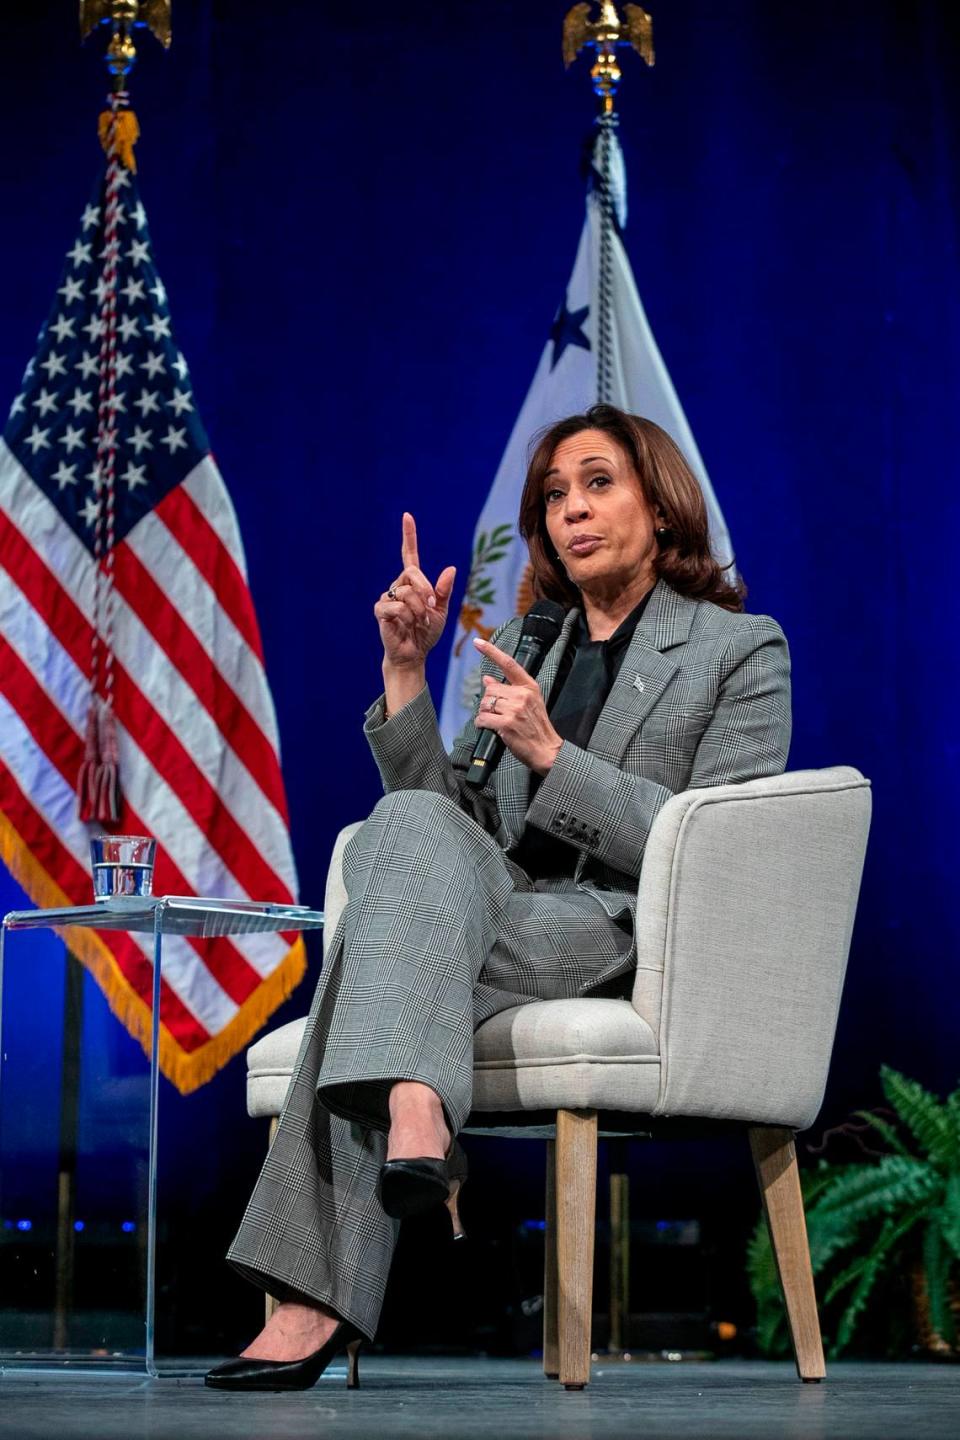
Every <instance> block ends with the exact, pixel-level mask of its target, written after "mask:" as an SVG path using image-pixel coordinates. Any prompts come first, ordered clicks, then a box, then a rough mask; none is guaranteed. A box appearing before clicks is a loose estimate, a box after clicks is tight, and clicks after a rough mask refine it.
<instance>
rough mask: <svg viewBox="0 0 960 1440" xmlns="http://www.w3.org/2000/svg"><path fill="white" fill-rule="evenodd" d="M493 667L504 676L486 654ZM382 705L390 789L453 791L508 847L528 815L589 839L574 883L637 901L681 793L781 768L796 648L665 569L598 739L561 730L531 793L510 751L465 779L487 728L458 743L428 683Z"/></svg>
mask: <svg viewBox="0 0 960 1440" xmlns="http://www.w3.org/2000/svg"><path fill="white" fill-rule="evenodd" d="M576 613H577V612H576V611H575V610H571V611H569V612H568V614H567V617H566V620H565V622H564V625H563V627H562V629H561V632H560V636H559V638H558V639H557V641H556V643H555V644H554V645H553V646H552V647H551V649H550V650H549V651H548V653H547V656H546V659H545V660H544V663H543V668H542V669H541V671H540V675H539V678H538V684H539V686H540V689H541V691H542V692H543V694H544V696H547V697H548V696H549V694H550V691H551V688H552V686H553V681H554V678H555V677H556V674H557V668H558V666H559V664H560V659H561V657H562V655H563V652H564V650H565V649H566V646H567V644H568V643H569V640H570V635H571V633H572V630H573V625H574V621H575V619H576ZM520 626H521V621H520V619H519V618H518V619H514V620H510V621H508V623H507V624H506V625H504V626H502V627H501V629H500V630H499V631H498V632H497V633H496V634H495V635H494V636H493V637H492V639H493V643H494V644H496V645H498V646H499V647H500V648H501V649H503V650H506V651H507V652H508V653H509V654H512V653H513V651H514V649H515V648H516V644H517V641H518V639H519V636H520ZM482 670H483V672H484V673H487V674H494V675H497V676H498V678H500V677H499V671H497V669H496V667H495V666H493V665H491V664H490V663H489V662H487V661H484V662H483V665H482ZM384 713H385V712H384V702H383V698H382V697H381V699H380V700H378V701H377V702H376V704H374V705H373V706H372V707H371V708H370V710H369V711H368V712H367V716H366V724H365V730H366V733H367V738H368V740H369V742H370V746H371V749H372V751H373V755H374V758H375V759H376V762H377V765H378V767H379V769H380V774H381V778H382V780H383V785H384V789H385V790H386V791H388V792H389V791H391V790H398V789H405V790H409V789H417V790H435V791H439V792H440V793H441V794H444V795H449V796H450V797H451V798H452V799H454V800H456V801H457V802H458V803H459V804H460V805H461V806H462V807H463V808H464V809H465V810H466V811H468V813H470V814H472V815H473V817H474V819H475V820H477V821H478V823H479V824H480V825H482V826H483V828H484V829H485V830H486V831H487V832H488V833H489V834H491V835H493V836H494V838H495V839H496V840H497V842H498V843H499V844H500V845H501V846H502V847H503V849H504V850H505V851H507V853H508V854H509V851H510V850H511V848H512V847H513V846H515V845H516V844H517V842H518V841H519V839H520V836H521V834H522V833H523V829H524V826H525V825H536V826H537V827H538V828H539V829H541V830H545V831H547V832H549V833H552V834H555V835H558V836H562V837H563V838H564V839H566V840H567V841H569V842H570V843H571V844H572V845H573V846H574V847H575V848H576V849H577V850H578V851H579V856H578V859H577V865H576V870H575V873H574V883H575V884H576V886H577V888H578V889H583V890H588V891H590V892H591V893H592V894H594V895H595V896H596V898H597V899H598V900H599V902H600V904H601V905H602V906H603V907H604V909H605V910H606V911H607V913H608V914H609V915H610V916H611V917H616V916H619V915H622V914H623V912H624V911H625V910H627V909H630V910H632V909H633V907H634V905H635V903H636V892H637V881H638V878H639V875H640V867H641V865H642V863H643V852H644V847H645V845H646V841H647V835H648V834H649V832H650V826H651V825H652V824H653V821H654V819H655V817H656V815H657V812H658V811H659V810H660V809H661V807H662V806H663V805H665V804H666V802H667V800H669V799H670V797H671V795H674V794H677V793H678V792H679V791H681V790H689V789H694V788H700V787H702V786H709V785H726V784H730V783H731V782H737V781H742V780H753V779H756V778H758V777H760V776H764V775H779V774H780V773H781V772H782V771H783V770H784V768H785V767H786V763H787V752H788V750H789V747H790V726H791V721H790V658H789V653H788V650H787V642H786V639H785V637H784V634H783V631H782V630H781V629H780V626H779V625H778V624H777V623H776V621H775V620H771V619H770V617H769V616H766V615H745V614H734V613H732V612H731V611H729V610H722V609H721V608H720V607H719V606H718V605H714V604H712V603H711V602H710V601H705V600H690V599H687V598H686V597H685V596H683V595H679V594H678V593H677V592H676V591H675V590H673V589H671V587H670V586H669V585H667V584H666V583H665V582H664V581H663V580H660V581H658V583H657V585H656V587H655V589H654V592H653V594H652V595H651V597H650V600H649V602H648V604H647V607H646V609H645V610H644V613H643V615H642V616H641V619H640V622H639V624H638V625H637V628H636V630H635V632H634V635H633V639H632V640H631V642H630V645H629V647H628V649H627V653H626V655H625V656H624V659H623V664H622V665H621V667H620V673H619V675H618V676H617V679H616V682H615V683H614V686H613V688H612V690H611V691H610V694H609V696H608V698H607V703H606V704H605V705H604V707H603V710H602V711H601V713H600V717H599V719H598V720H597V723H596V726H595V728H594V731H593V734H592V736H591V737H590V743H589V745H588V746H587V747H586V749H581V748H580V747H579V746H576V745H572V744H570V743H569V742H568V741H564V743H563V745H562V746H561V749H560V753H559V755H558V756H557V758H556V760H555V761H554V764H553V766H552V767H551V769H550V770H549V771H548V773H547V774H546V776H545V777H544V779H543V781H542V783H541V784H540V786H539V788H538V790H537V792H536V795H535V797H534V799H533V803H532V804H531V803H530V799H529V795H530V775H531V772H530V771H529V770H528V769H527V767H526V766H525V765H523V764H522V763H521V762H520V761H519V760H517V759H516V758H515V757H514V756H513V755H511V754H510V752H509V751H505V752H504V755H503V758H502V759H501V761H500V764H499V765H498V766H497V768H496V770H495V771H494V773H493V776H492V778H491V780H490V782H489V784H488V785H487V786H486V787H485V789H483V790H481V791H479V792H475V791H473V790H472V789H471V788H470V787H468V786H467V785H466V783H465V778H464V777H465V775H466V773H467V771H468V769H469V767H470V758H471V755H472V753H473V747H474V744H475V742H476V740H477V737H478V735H480V734H481V733H482V732H481V731H479V730H477V729H476V728H475V726H474V724H473V721H472V719H471V721H470V722H469V723H468V724H467V725H466V726H465V727H464V729H463V730H462V731H461V733H460V734H459V735H458V736H457V739H456V741H455V742H454V745H453V749H452V751H451V753H450V754H449V755H448V754H447V752H446V750H445V749H444V746H443V742H442V740H441V738H440V732H439V729H438V727H437V717H436V712H435V710H434V707H433V702H432V700H431V698H430V693H429V691H428V690H426V689H425V690H422V691H421V692H420V694H419V695H418V696H417V697H416V699H414V700H412V701H411V702H410V703H409V704H408V705H405V706H404V707H403V709H402V710H399V711H397V713H396V714H395V715H392V716H390V718H389V719H388V720H386V721H385V720H384ZM474 713H476V712H474ZM619 968H624V967H618V969H619ZM609 978H610V976H608V975H606V974H604V975H602V976H600V977H598V979H597V980H596V981H595V982H594V985H599V984H601V983H603V982H604V981H606V980H607V979H609ZM591 988H594V987H593V986H592V987H591Z"/></svg>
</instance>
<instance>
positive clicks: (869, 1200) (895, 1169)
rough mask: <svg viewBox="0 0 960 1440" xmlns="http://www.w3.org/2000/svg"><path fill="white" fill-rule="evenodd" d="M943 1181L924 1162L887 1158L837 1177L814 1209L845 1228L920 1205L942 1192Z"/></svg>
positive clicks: (890, 1156) (851, 1168)
mask: <svg viewBox="0 0 960 1440" xmlns="http://www.w3.org/2000/svg"><path fill="white" fill-rule="evenodd" d="M942 1186H943V1178H942V1176H941V1175H939V1174H938V1172H937V1171H936V1170H934V1169H933V1167H932V1166H930V1165H929V1164H927V1163H926V1162H925V1161H923V1160H914V1159H907V1158H906V1157H904V1156H902V1155H885V1156H884V1157H883V1159H882V1160H879V1161H878V1162H877V1163H876V1165H856V1166H852V1167H850V1168H849V1169H847V1170H846V1173H844V1174H841V1175H838V1176H837V1177H836V1178H835V1179H834V1181H833V1183H832V1184H831V1185H828V1186H827V1187H826V1189H825V1190H824V1191H823V1193H822V1194H821V1195H820V1198H819V1199H818V1200H817V1202H816V1205H815V1206H814V1212H813V1213H816V1212H820V1213H819V1215H818V1218H820V1216H822V1217H826V1216H835V1217H837V1219H838V1220H839V1221H840V1222H841V1223H842V1224H844V1225H847V1226H850V1225H854V1224H859V1223H860V1222H861V1221H863V1220H869V1219H871V1218H872V1217H873V1216H875V1215H883V1214H887V1215H889V1214H893V1212H894V1211H896V1210H899V1209H901V1208H902V1207H903V1206H904V1205H920V1204H922V1203H924V1202H927V1201H929V1200H931V1199H932V1198H933V1196H934V1195H935V1194H936V1193H937V1192H938V1191H939V1190H940V1189H942Z"/></svg>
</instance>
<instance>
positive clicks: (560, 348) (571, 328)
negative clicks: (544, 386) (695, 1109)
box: [550, 296, 590, 370]
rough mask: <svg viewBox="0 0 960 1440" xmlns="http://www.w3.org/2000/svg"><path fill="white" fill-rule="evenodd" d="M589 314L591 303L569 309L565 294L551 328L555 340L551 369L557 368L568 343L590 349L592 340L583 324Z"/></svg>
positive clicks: (551, 336) (551, 335)
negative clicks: (578, 308)
mask: <svg viewBox="0 0 960 1440" xmlns="http://www.w3.org/2000/svg"><path fill="white" fill-rule="evenodd" d="M589 314H590V306H589V305H584V306H583V308H582V309H581V310H568V309H567V298H566V296H564V298H563V304H562V305H561V306H560V309H559V310H558V311H557V318H556V320H554V322H553V325H552V326H551V328H550V339H551V340H552V341H553V359H552V360H551V362H550V369H551V370H556V368H557V364H558V362H559V360H560V357H561V355H562V354H563V352H564V350H566V348H567V346H568V345H579V346H580V348H581V350H589V349H590V341H589V339H588V338H587V336H586V335H584V333H583V326H584V323H585V321H586V318H587V316H588V315H589Z"/></svg>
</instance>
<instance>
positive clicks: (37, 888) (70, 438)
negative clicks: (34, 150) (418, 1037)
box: [0, 161, 304, 1092]
mask: <svg viewBox="0 0 960 1440" xmlns="http://www.w3.org/2000/svg"><path fill="white" fill-rule="evenodd" d="M111 174H112V175H113V177H114V178H113V179H112V180H110V176H111ZM111 195H112V198H113V201H114V203H113V205H112V206H111V204H110V200H111ZM111 267H112V275H111ZM111 352H112V353H111ZM104 416H106V423H104ZM108 459H109V467H108ZM108 468H109V470H110V474H109V475H108V473H107V470H108ZM108 481H112V483H108ZM0 656H2V663H0V854H2V858H3V859H4V861H5V862H6V864H7V865H8V867H9V868H10V870H11V871H12V872H13V874H14V875H15V877H16V878H17V880H18V881H19V882H20V884H21V885H22V886H23V888H24V889H25V890H26V891H27V893H28V894H29V895H30V897H31V899H32V900H33V901H34V902H35V903H36V904H37V905H40V906H48V907H49V906H59V905H68V904H85V903H89V901H90V900H91V899H92V890H91V874H90V859H89V838H90V835H91V833H93V832H94V831H98V830H100V829H102V826H101V825H98V824H89V823H85V822H84V821H82V820H80V819H79V818H78V797H77V789H78V779H80V778H81V768H82V767H83V765H84V760H85V758H86V760H87V761H88V764H87V766H86V770H85V772H84V773H85V776H86V779H85V781H84V784H83V785H82V786H81V789H82V790H83V791H84V796H83V799H82V803H83V805H86V808H87V810H89V808H90V803H92V802H90V795H92V794H93V791H90V795H88V793H87V785H86V781H88V780H89V781H91V782H93V781H94V780H95V779H96V775H97V773H99V772H101V771H102V772H103V774H104V775H105V774H106V773H107V772H108V771H110V773H111V774H112V773H113V764H112V762H113V761H114V760H118V765H117V769H118V771H119V788H120V801H119V813H118V814H117V816H116V823H115V824H114V825H113V826H112V827H111V828H113V829H115V830H119V831H121V832H123V833H130V834H141V835H153V836H155V837H156V839H157V841H158V859H157V865H156V875H155V883H154V889H155V891H156V893H158V894H175V895H193V894H200V895H208V896H232V897H238V898H250V899H256V900H272V901H282V902H292V901H294V900H295V898H296V889H297V881H296V873H295V870H294V863H293V856H292V853H291V848H290V837H289V833H288V821H287V805H286V798H285V795H284V786H283V780H282V778H281V772H280V759H279V749H278V740H277V726H276V719H275V716H274V709H273V703H272V700H271V696H270V690H269V687H268V684H267V677H266V673H265V670H264V661H263V652H262V649H261V644H260V634H259V631H258V628H257V620H256V615H255V613H254V607H253V603H252V601H251V597H250V593H249V590H248V588H247V579H246V570H245V563H244V555H243V547H242V545H241V542H240V534H239V531H238V528H237V521H236V516H235V514H234V510H233V506H232V505H231V503H230V498H229V496H228V494H227V491H226V488H225V486H224V483H223V480H222V478H221V476H220V472H219V471H218V469H217V465H216V462H215V461H214V459H213V456H212V455H211V453H210V445H209V442H208V440H207V436H206V433H205V431H204V428H203V425H202V423H201V421H200V416H199V414H198V413H197V402H196V398H195V396H194V392H193V386H192V383H191V378H190V372H189V370H188V368H187V362H186V360H185V359H184V357H183V355H182V354H181V352H180V351H179V349H178V348H177V344H176V341H175V339H174V335H173V327H172V323H171V318H170V310H169V308H168V305H167V296H166V291H165V290H164V287H163V283H162V281H161V279H160V276H159V274H158V272H157V268H156V264H155V262H154V256H153V250H152V247H151V243H150V234H149V231H148V229H147V219H146V214H145V212H144V208H143V205H142V204H141V201H140V196H139V193H138V189H137V183H136V179H135V177H134V175H133V174H132V172H131V170H130V169H128V168H127V167H126V165H114V164H113V162H112V161H111V162H110V163H109V164H108V167H107V171H106V174H105V177H104V180H103V181H102V182H101V184H100V185H99V186H98V187H97V190H96V192H95V194H94V196H93V198H92V201H91V203H90V204H89V205H87V207H86V209H85V210H84V212H83V215H82V217H81V220H80V225H79V231H78V233H77V235H76V238H75V239H74V242H73V244H72V246H71V248H70V249H69V250H68V251H67V256H66V264H65V268H64V271H63V276H62V281H61V284H60V286H59V288H58V290H57V293H56V296H55V298H54V304H53V308H52V311H51V313H50V317H49V319H48V320H47V322H46V324H45V325H44V326H43V328H42V330H41V331H40V336H39V341H38V345H37V351H36V354H35V356H34V358H33V359H32V360H31V361H30V363H29V364H28V366H27V369H26V373H25V375H24V379H23V384H22V387H21V389H20V393H19V394H18V395H17V396H16V397H15V399H14V401H13V406H12V409H11V411H10V417H9V420H8V421H7V425H6V429H5V431H4V434H3V438H2V439H0ZM94 691H95V692H96V699H94V695H93V692H94ZM91 706H93V710H91ZM91 714H92V716H93V720H94V722H96V721H98V720H99V721H100V722H103V721H106V722H107V724H106V725H105V726H104V725H103V724H101V731H102V732H103V733H100V734H99V735H98V734H97V733H96V728H97V727H96V723H94V726H93V732H91V731H89V730H88V721H89V720H90V717H91ZM114 745H115V746H116V751H117V752H118V753H117V754H114V753H112V747H113V746H114ZM91 746H92V747H93V748H92V749H91ZM91 756H92V757H93V759H92V760H91ZM101 778H102V777H101ZM107 788H108V789H109V786H108V787H107ZM104 795H105V792H104V794H101V796H100V801H101V802H103V803H107V800H106V799H105V798H104ZM98 803H99V802H98ZM69 943H70V948H71V950H73V951H74V952H75V953H76V954H78V955H79V957H80V958H81V960H82V961H83V962H84V964H85V965H86V966H87V968H88V969H89V970H90V971H91V973H92V974H93V975H94V976H95V977H96V979H97V981H98V982H99V983H100V985H101V986H102V988H103V990H104V992H105V993H106V996H107V998H108V1000H109V1002H110V1004H111V1006H112V1007H113V1009H114V1011H115V1012H116V1013H117V1015H118V1016H119V1017H120V1018H121V1020H122V1021H123V1022H124V1023H125V1024H126V1025H127V1026H128V1028H129V1029H130V1031H131V1032H132V1033H133V1034H134V1035H135V1036H137V1037H138V1038H139V1039H140V1040H141V1041H142V1042H143V1043H144V1044H145V1045H148V1044H149V1027H150V1004H151V969H152V964H151V962H152V937H150V936H140V935H123V934H119V933H116V932H94V931H90V930H84V931H77V930H71V931H70V932H69ZM303 970H304V952H303V944H302V941H301V940H300V939H299V938H297V937H295V936H292V935H290V936H286V937H284V936H280V935H245V936H241V937H231V938H223V939H214V940H193V939H188V938H184V937H174V936H171V937H169V938H168V939H167V938H165V940H164V945H163V988H162V999H161V1032H160V1033H161V1051H160V1063H161V1066H162V1068H163V1071H164V1073H165V1074H166V1075H167V1076H168V1077H169V1078H170V1079H171V1080H172V1081H173V1082H174V1083H175V1084H176V1085H177V1087H178V1088H179V1089H180V1090H181V1091H183V1092H187V1091H189V1090H192V1089H194V1088H195V1087H196V1086H198V1085H200V1084H202V1083H203V1081H204V1080H206V1079H208V1078H209V1077H210V1076H211V1075H212V1074H213V1073H214V1071H215V1070H216V1069H217V1068H218V1067H219V1066H220V1065H222V1064H223V1063H225V1062H226V1061H227V1060H228V1059H229V1058H230V1056H232V1055H233V1054H235V1053H236V1051H237V1050H238V1049H240V1048H241V1047H242V1046H243V1045H244V1044H245V1043H246V1042H247V1040H249V1038H250V1037H251V1035H252V1034H253V1033H254V1032H255V1031H256V1030H257V1029H258V1028H259V1026H260V1025H262V1024H263V1022H264V1020H265V1019H266V1018H267V1016H268V1015H269V1014H270V1013H271V1012H272V1011H273V1010H274V1009H275V1008H276V1006H277V1005H278V1004H279V1003H280V1002H281V1000H283V999H284V997H285V996H286V995H287V994H289V992H290V990H291V989H292V988H293V986H294V985H295V984H296V983H297V981H298V980H299V979H300V978H301V976H302V974H303Z"/></svg>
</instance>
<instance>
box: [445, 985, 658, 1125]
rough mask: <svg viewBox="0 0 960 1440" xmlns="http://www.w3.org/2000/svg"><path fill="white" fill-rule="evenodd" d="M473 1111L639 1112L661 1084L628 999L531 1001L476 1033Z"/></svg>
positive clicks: (652, 1050)
mask: <svg viewBox="0 0 960 1440" xmlns="http://www.w3.org/2000/svg"><path fill="white" fill-rule="evenodd" d="M473 1075H474V1092H473V1108H474V1110H493V1111H503V1110H556V1109H563V1110H598V1109H599V1110H638V1111H641V1112H644V1113H649V1111H650V1110H652V1109H653V1107H654V1105H655V1104H656V1101H657V1095H658V1093H659V1089H660V1057H659V1056H658V1054H657V1042H656V1038H655V1036H654V1034H653V1031H652V1030H651V1029H650V1026H649V1025H648V1024H647V1022H646V1021H645V1020H643V1019H642V1018H641V1017H640V1016H639V1015H638V1014H637V1012H636V1011H635V1010H634V1008H633V1006H632V1005H631V1004H630V1002H629V1000H599V999H584V1000H535V1001H534V1002H533V1003H532V1004H529V1005H517V1006H516V1007H515V1008H514V1009H512V1010H501V1011H500V1013H499V1014H498V1015H494V1016H492V1017H491V1019H489V1020H488V1021H487V1022H486V1023H485V1024H484V1025H481V1026H480V1029H479V1030H478V1031H477V1034H476V1040H475V1049H474V1067H473Z"/></svg>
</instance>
